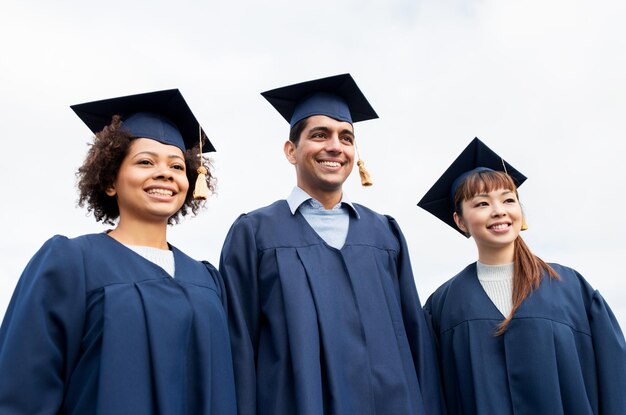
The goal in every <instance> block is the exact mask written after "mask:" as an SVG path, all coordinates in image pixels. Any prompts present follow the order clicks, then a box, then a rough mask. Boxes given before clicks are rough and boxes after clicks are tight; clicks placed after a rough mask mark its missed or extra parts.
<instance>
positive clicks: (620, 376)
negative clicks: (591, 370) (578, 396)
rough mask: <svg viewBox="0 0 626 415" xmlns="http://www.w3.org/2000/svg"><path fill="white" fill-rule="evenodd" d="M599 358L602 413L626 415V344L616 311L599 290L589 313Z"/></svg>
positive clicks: (594, 346) (595, 348) (597, 359)
mask: <svg viewBox="0 0 626 415" xmlns="http://www.w3.org/2000/svg"><path fill="white" fill-rule="evenodd" d="M589 322H590V326H591V335H592V338H593V348H594V352H595V356H596V367H597V376H598V389H599V399H600V413H602V414H607V415H614V414H615V415H617V414H626V394H625V393H624V391H626V344H625V343H624V335H623V334H622V331H621V329H620V327H619V324H618V323H617V320H616V318H615V316H614V315H613V312H612V311H611V309H610V308H609V306H608V304H607V303H606V301H604V298H602V296H601V295H600V293H599V292H598V291H595V292H594V293H593V297H592V301H591V308H590V313H589Z"/></svg>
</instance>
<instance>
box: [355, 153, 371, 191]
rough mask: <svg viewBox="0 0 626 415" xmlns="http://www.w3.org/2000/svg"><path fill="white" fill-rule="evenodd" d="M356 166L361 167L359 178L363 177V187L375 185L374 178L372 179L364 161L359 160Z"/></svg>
mask: <svg viewBox="0 0 626 415" xmlns="http://www.w3.org/2000/svg"><path fill="white" fill-rule="evenodd" d="M356 165H357V166H359V176H361V185H362V186H366V187H367V186H371V185H373V184H374V183H373V182H372V178H371V177H370V174H369V172H368V171H367V169H366V168H365V163H363V160H361V159H359V161H357V162H356Z"/></svg>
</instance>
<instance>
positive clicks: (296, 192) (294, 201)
mask: <svg viewBox="0 0 626 415" xmlns="http://www.w3.org/2000/svg"><path fill="white" fill-rule="evenodd" d="M309 199H313V198H312V197H311V196H310V195H309V194H308V193H307V192H305V191H304V190H302V189H301V188H299V187H298V186H296V187H294V188H293V190H292V191H291V193H290V194H289V197H287V204H289V210H291V214H292V215H295V214H296V212H297V211H298V208H299V207H300V206H301V205H302V204H303V203H304V202H306V201H307V200H309ZM339 203H342V204H345V205H346V206H348V207H350V210H352V212H354V215H355V216H356V218H357V219H359V218H360V215H359V212H358V211H357V210H356V208H355V207H354V205H353V204H352V202H351V201H350V199H348V197H347V196H346V194H345V193H343V194H342V195H341V201H340V202H339Z"/></svg>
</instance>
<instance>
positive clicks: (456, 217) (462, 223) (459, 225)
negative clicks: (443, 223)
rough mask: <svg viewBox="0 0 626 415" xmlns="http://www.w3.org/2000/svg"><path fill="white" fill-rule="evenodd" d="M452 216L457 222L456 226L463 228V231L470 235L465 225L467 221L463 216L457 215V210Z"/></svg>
mask: <svg viewBox="0 0 626 415" xmlns="http://www.w3.org/2000/svg"><path fill="white" fill-rule="evenodd" d="M452 217H453V218H454V223H456V226H458V228H459V229H460V230H462V231H463V233H465V234H466V235H469V232H467V228H466V227H465V223H464V222H463V218H462V217H460V216H459V215H457V213H456V212H454V215H453V216H452Z"/></svg>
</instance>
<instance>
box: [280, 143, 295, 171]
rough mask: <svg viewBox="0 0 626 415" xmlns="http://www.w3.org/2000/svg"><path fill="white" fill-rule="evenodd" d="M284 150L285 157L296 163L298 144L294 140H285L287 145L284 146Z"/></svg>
mask: <svg viewBox="0 0 626 415" xmlns="http://www.w3.org/2000/svg"><path fill="white" fill-rule="evenodd" d="M283 151H284V152H285V157H287V160H289V163H291V164H293V165H295V164H296V145H295V144H294V143H293V141H290V140H287V141H285V145H284V146H283Z"/></svg>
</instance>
